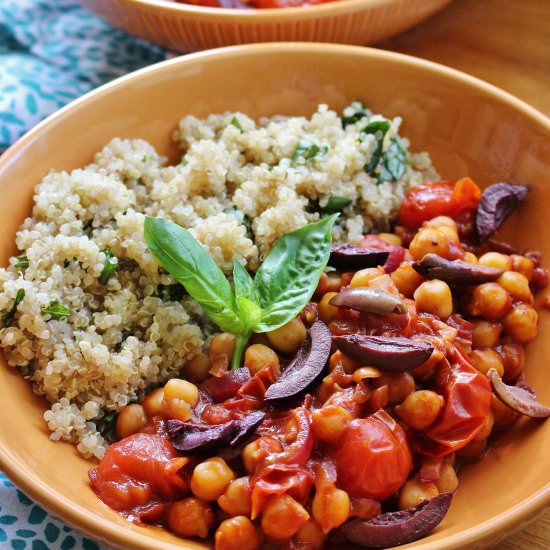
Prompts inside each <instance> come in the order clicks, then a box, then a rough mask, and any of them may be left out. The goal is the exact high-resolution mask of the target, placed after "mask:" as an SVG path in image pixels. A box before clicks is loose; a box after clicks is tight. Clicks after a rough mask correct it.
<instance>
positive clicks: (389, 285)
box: [368, 273, 399, 295]
mask: <svg viewBox="0 0 550 550" xmlns="http://www.w3.org/2000/svg"><path fill="white" fill-rule="evenodd" d="M368 286H369V287H370V288H376V289H379V290H385V291H386V292H389V293H390V294H394V295H397V294H399V291H398V290H397V287H396V286H395V283H394V282H393V280H392V278H391V277H390V276H389V275H387V274H385V273H384V274H383V275H378V277H373V278H372V279H371V280H370V281H369V285H368Z"/></svg>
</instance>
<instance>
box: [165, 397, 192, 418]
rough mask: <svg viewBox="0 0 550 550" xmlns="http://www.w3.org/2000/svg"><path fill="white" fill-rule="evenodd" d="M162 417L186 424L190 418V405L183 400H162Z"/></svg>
mask: <svg viewBox="0 0 550 550" xmlns="http://www.w3.org/2000/svg"><path fill="white" fill-rule="evenodd" d="M162 416H164V418H166V419H175V420H181V421H182V422H187V421H188V420H189V419H190V418H191V405H189V403H187V401H184V400H183V399H169V400H166V399H163V401H162Z"/></svg>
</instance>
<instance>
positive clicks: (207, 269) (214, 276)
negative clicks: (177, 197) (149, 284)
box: [143, 216, 246, 334]
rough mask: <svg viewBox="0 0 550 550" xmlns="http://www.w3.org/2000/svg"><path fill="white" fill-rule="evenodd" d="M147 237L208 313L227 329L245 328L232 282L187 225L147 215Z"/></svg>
mask: <svg viewBox="0 0 550 550" xmlns="http://www.w3.org/2000/svg"><path fill="white" fill-rule="evenodd" d="M143 231H144V237H145V242H146V243H147V246H148V247H149V250H150V251H151V253H152V254H153V255H154V256H155V258H156V259H157V261H158V262H159V264H160V265H161V266H162V267H163V268H164V269H165V270H166V271H168V273H170V274H171V275H172V277H174V279H176V281H178V283H180V284H182V285H183V286H184V287H185V290H187V292H188V293H189V295H190V296H191V297H192V298H194V299H195V300H196V301H197V302H199V304H200V305H201V306H202V309H203V311H204V313H205V314H206V316H207V317H208V318H209V319H210V320H211V321H212V322H214V323H216V325H218V326H219V327H220V328H221V329H222V330H223V331H225V332H231V333H233V334H240V333H241V332H243V331H244V330H245V328H246V327H245V326H244V323H243V322H242V320H241V319H240V318H239V315H238V312H237V304H236V301H235V296H234V295H233V291H232V290H231V285H230V284H229V281H228V280H227V279H226V277H225V275H224V274H223V272H222V270H221V269H220V268H219V267H218V266H217V265H216V263H215V262H214V260H213V259H212V258H211V257H210V254H208V252H206V250H204V248H202V246H201V245H200V244H199V243H198V242H197V241H196V240H195V238H194V237H193V235H191V233H189V231H187V230H186V229H184V228H183V227H180V226H179V225H177V224H175V223H173V222H171V221H168V220H163V219H162V218H150V217H149V216H147V217H146V218H145V223H144V228H143Z"/></svg>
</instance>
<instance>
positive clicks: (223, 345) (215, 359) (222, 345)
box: [208, 332, 237, 365]
mask: <svg viewBox="0 0 550 550" xmlns="http://www.w3.org/2000/svg"><path fill="white" fill-rule="evenodd" d="M236 342H237V337H236V336H235V335H234V334H229V333H228V332H220V333H219V334H216V335H215V336H214V338H212V341H211V342H210V349H209V351H208V357H209V358H210V361H211V362H212V363H219V362H220V359H221V360H223V361H224V362H226V363H227V365H229V363H230V362H231V358H232V357H233V352H234V351H235V344H236Z"/></svg>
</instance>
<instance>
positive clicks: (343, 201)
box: [319, 195, 352, 214]
mask: <svg viewBox="0 0 550 550" xmlns="http://www.w3.org/2000/svg"><path fill="white" fill-rule="evenodd" d="M351 203H352V200H351V199H348V197H339V196H338V195H331V196H330V197H329V199H328V202H327V204H325V206H323V207H322V208H320V209H319V211H320V212H321V213H323V214H334V213H335V212H341V211H342V210H343V209H344V208H345V207H346V206H349V205H350V204H351Z"/></svg>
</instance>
